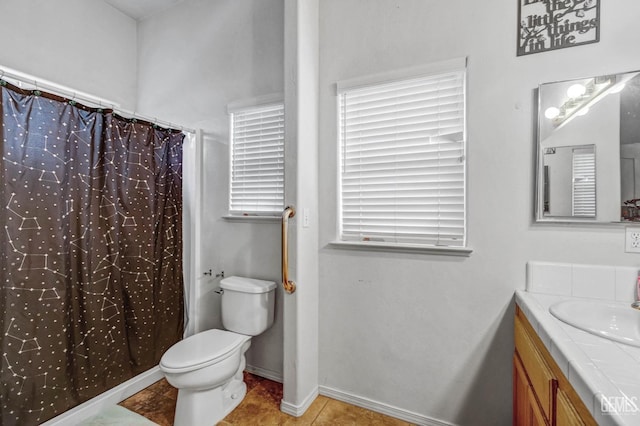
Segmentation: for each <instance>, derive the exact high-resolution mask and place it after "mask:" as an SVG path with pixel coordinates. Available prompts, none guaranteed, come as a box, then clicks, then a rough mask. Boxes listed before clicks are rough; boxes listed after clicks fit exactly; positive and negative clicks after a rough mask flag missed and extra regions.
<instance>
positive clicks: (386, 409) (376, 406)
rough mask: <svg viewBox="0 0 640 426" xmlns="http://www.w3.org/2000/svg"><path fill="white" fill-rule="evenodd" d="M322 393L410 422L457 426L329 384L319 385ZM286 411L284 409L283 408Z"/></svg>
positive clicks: (434, 425)
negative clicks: (331, 386) (329, 385)
mask: <svg viewBox="0 0 640 426" xmlns="http://www.w3.org/2000/svg"><path fill="white" fill-rule="evenodd" d="M319 391H320V395H324V396H328V397H329V398H333V399H337V400H338V401H342V402H346V403H347V404H351V405H355V406H357V407H362V408H366V409H367V410H371V411H375V412H377V413H382V414H385V415H387V416H391V417H395V418H396V419H400V420H404V421H406V422H409V423H413V424H416V425H424V426H456V425H454V424H453V423H447V422H444V421H442V420H438V419H433V418H431V417H427V416H423V415H422V414H418V413H414V412H412V411H407V410H403V409H401V408H397V407H394V406H391V405H388V404H384V403H382V402H378V401H374V400H372V399H369V398H364V397H361V396H357V395H353V394H351V393H348V392H344V391H341V390H338V389H334V388H330V387H328V386H320V387H319ZM282 411H284V410H282Z"/></svg>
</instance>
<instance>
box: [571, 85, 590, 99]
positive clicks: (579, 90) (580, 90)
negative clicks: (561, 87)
mask: <svg viewBox="0 0 640 426" xmlns="http://www.w3.org/2000/svg"><path fill="white" fill-rule="evenodd" d="M586 92H587V88H586V87H584V86H583V85H582V84H574V85H572V86H571V87H569V89H567V96H569V97H570V98H571V99H575V98H579V97H580V96H582V95H584V94H585V93H586Z"/></svg>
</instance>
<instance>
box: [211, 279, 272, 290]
mask: <svg viewBox="0 0 640 426" xmlns="http://www.w3.org/2000/svg"><path fill="white" fill-rule="evenodd" d="M220 288H222V289H223V290H232V291H238V292H241V293H268V292H270V291H271V290H273V289H275V288H276V283H274V282H273V281H264V280H256V279H255V278H245V277H228V278H225V279H223V280H222V281H220Z"/></svg>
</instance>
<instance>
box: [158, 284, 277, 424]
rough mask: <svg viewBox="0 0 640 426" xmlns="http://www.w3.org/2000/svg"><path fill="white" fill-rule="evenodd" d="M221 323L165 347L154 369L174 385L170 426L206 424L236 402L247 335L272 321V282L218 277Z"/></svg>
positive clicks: (240, 391) (241, 394)
mask: <svg viewBox="0 0 640 426" xmlns="http://www.w3.org/2000/svg"><path fill="white" fill-rule="evenodd" d="M220 288H221V292H222V326H223V327H224V328H225V330H218V329H213V330H206V331H203V332H200V333H196V334H194V335H192V336H190V337H187V338H186V339H183V340H181V341H179V342H178V343H176V344H175V345H173V346H172V347H170V348H169V349H168V350H167V351H166V352H165V353H164V355H162V359H161V360H160V370H161V371H162V372H163V373H164V375H165V377H166V379H167V381H168V382H169V384H171V386H173V387H175V388H178V402H177V405H176V414H175V420H174V424H175V425H176V426H200V425H207V426H211V425H214V424H216V423H217V422H219V421H220V420H222V419H223V418H224V417H225V416H226V415H227V414H229V413H230V412H231V411H232V410H233V409H234V408H236V407H237V406H238V404H240V402H241V401H242V399H243V398H244V396H245V394H246V393H247V386H246V384H245V383H244V379H243V371H244V368H245V365H246V360H245V352H246V351H247V349H249V346H250V345H251V336H257V335H259V334H261V333H262V332H264V331H265V330H267V329H268V328H269V327H271V325H272V324H273V317H274V299H275V288H276V283H274V282H272V281H263V280H256V279H253V278H244V277H228V278H224V279H223V280H222V281H220Z"/></svg>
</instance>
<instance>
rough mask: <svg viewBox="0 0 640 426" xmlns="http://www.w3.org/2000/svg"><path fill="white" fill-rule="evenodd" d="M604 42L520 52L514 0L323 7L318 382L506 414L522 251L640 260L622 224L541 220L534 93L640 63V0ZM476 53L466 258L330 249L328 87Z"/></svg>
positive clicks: (615, 8)
mask: <svg viewBox="0 0 640 426" xmlns="http://www.w3.org/2000/svg"><path fill="white" fill-rule="evenodd" d="M601 7H602V17H601V19H602V20H601V28H602V32H601V41H600V42H599V43H596V44H591V45H586V46H581V47H575V48H571V49H562V50H557V51H553V52H546V53H540V54H535V55H529V56H524V57H516V34H515V28H516V22H517V21H516V19H517V17H516V15H517V2H477V1H463V0H451V1H446V2H443V1H435V0H376V1H371V0H323V1H321V2H320V23H321V27H320V142H319V145H320V150H319V170H320V177H319V181H320V200H319V205H320V210H319V216H320V385H323V386H326V387H329V388H334V389H337V390H340V391H343V392H347V393H351V394H353V395H356V396H361V397H366V398H369V399H372V400H375V401H379V402H383V403H386V404H390V405H392V406H396V407H399V408H402V409H404V410H409V411H412V412H415V413H418V414H420V415H423V416H428V417H432V418H439V419H443V420H446V421H448V422H452V423H456V424H461V425H478V424H483V425H498V424H510V423H511V417H510V416H511V356H512V352H513V338H512V332H513V327H512V316H513V293H514V290H515V289H518V288H524V282H525V262H526V261H527V260H552V261H559V262H568V263H587V264H589V263H592V264H613V265H638V263H640V258H638V257H637V256H634V255H631V254H625V253H623V250H624V232H623V229H622V228H621V227H605V226H600V227H598V226H593V227H588V226H577V225H576V226H553V225H535V224H532V217H533V200H534V189H533V185H534V170H533V168H534V163H535V158H534V155H535V149H534V142H535V140H534V137H533V135H534V128H535V126H534V121H533V120H534V110H533V108H534V89H535V88H537V86H538V84H539V83H542V82H548V81H558V80H565V79H571V78H577V77H584V76H589V75H601V74H607V73H611V72H618V71H627V70H634V69H639V68H640V57H638V56H637V55H635V53H634V52H636V51H637V46H638V45H639V44H640V33H638V32H637V31H636V30H635V28H636V25H637V24H636V18H637V16H639V14H640V3H638V2H636V1H634V0H620V1H617V2H607V3H603V4H602V5H601ZM461 56H468V58H469V66H468V140H469V150H468V172H469V173H468V237H469V238H468V240H469V245H470V246H471V247H472V248H473V250H474V251H473V253H472V255H471V256H470V257H469V258H450V257H443V256H433V255H418V254H410V255H409V254H381V253H373V252H365V251H347V250H338V249H332V248H328V247H327V244H328V243H329V242H330V241H331V240H333V239H334V238H335V235H336V210H337V205H336V195H335V193H336V188H337V186H336V185H337V183H336V181H337V179H336V175H337V169H336V157H337V156H336V143H337V142H336V140H337V137H336V126H337V123H336V115H337V114H336V99H335V82H336V81H339V80H344V79H349V78H353V77H358V76H362V75H368V74H373V73H378V72H384V71H389V70H394V69H398V68H404V67H410V66H415V65H420V64H426V63H430V62H434V61H439V60H445V59H450V58H454V57H461Z"/></svg>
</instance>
